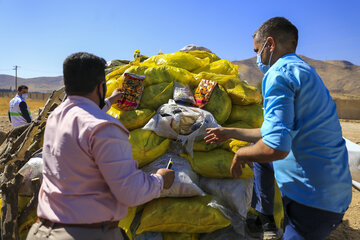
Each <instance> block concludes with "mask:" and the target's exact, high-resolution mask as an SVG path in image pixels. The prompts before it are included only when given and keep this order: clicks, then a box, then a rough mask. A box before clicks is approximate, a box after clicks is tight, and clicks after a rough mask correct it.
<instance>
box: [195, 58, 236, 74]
mask: <svg viewBox="0 0 360 240" xmlns="http://www.w3.org/2000/svg"><path fill="white" fill-rule="evenodd" d="M238 69H239V66H238V65H234V64H232V63H231V62H230V61H229V60H225V59H221V60H218V61H215V62H212V63H210V64H209V65H207V66H205V67H202V68H199V69H197V70H195V71H194V73H200V72H211V73H216V74H224V75H238V74H239V71H238Z"/></svg>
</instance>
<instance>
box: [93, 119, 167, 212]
mask: <svg viewBox="0 0 360 240" xmlns="http://www.w3.org/2000/svg"><path fill="white" fill-rule="evenodd" d="M90 145H91V152H92V155H93V157H94V159H95V162H96V164H97V165H98V166H99V169H100V172H101V173H102V176H103V177H104V179H105V181H106V183H107V184H108V186H109V188H110V191H111V192H112V193H113V194H114V196H115V197H116V198H117V200H118V201H119V202H121V203H122V204H124V205H125V206H137V205H140V204H143V203H145V202H148V201H150V200H152V199H154V198H157V197H159V196H160V192H161V190H162V188H163V186H164V188H169V187H170V186H171V185H172V182H173V180H174V171H172V170H169V169H160V170H158V172H157V174H151V175H149V174H146V173H144V172H143V171H141V170H140V169H138V168H137V163H136V161H135V160H134V159H133V158H132V150H131V145H130V142H129V140H128V136H127V134H125V133H124V132H123V131H122V130H121V129H120V128H119V127H118V126H116V125H115V124H112V123H103V124H100V125H99V126H97V127H96V129H95V131H94V135H93V136H91V138H90Z"/></svg>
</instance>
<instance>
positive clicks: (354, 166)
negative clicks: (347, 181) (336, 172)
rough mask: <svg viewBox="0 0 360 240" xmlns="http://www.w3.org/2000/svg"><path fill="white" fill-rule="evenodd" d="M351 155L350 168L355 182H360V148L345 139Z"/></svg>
mask: <svg viewBox="0 0 360 240" xmlns="http://www.w3.org/2000/svg"><path fill="white" fill-rule="evenodd" d="M344 139H345V141H346V148H347V150H348V154H349V167H350V172H351V177H352V179H353V180H354V181H357V182H360V146H359V145H357V144H356V143H354V142H352V141H350V140H348V139H346V138H344Z"/></svg>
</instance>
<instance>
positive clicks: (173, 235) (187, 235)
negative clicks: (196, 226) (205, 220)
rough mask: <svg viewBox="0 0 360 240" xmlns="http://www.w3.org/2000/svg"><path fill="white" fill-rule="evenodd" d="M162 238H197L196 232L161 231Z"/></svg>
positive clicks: (179, 239)
mask: <svg viewBox="0 0 360 240" xmlns="http://www.w3.org/2000/svg"><path fill="white" fill-rule="evenodd" d="M162 237H163V240H198V239H199V237H200V236H199V234H198V233H174V232H164V233H162Z"/></svg>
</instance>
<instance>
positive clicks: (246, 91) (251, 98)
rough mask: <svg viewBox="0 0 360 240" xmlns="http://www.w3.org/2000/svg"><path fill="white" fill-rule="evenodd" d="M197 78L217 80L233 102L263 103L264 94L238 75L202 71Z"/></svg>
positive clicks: (238, 103) (245, 103)
mask: <svg viewBox="0 0 360 240" xmlns="http://www.w3.org/2000/svg"><path fill="white" fill-rule="evenodd" d="M195 79H196V81H201V79H208V80H214V81H217V82H218V84H220V85H221V86H223V87H224V88H225V90H226V91H227V93H228V94H229V96H230V98H231V101H232V103H233V104H237V105H249V104H252V103H261V101H262V96H261V94H260V92H258V91H257V90H256V87H253V86H250V85H248V84H247V83H246V82H244V81H241V80H240V78H239V77H238V76H237V75H224V74H216V73H210V72H201V73H199V74H196V75H195Z"/></svg>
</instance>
